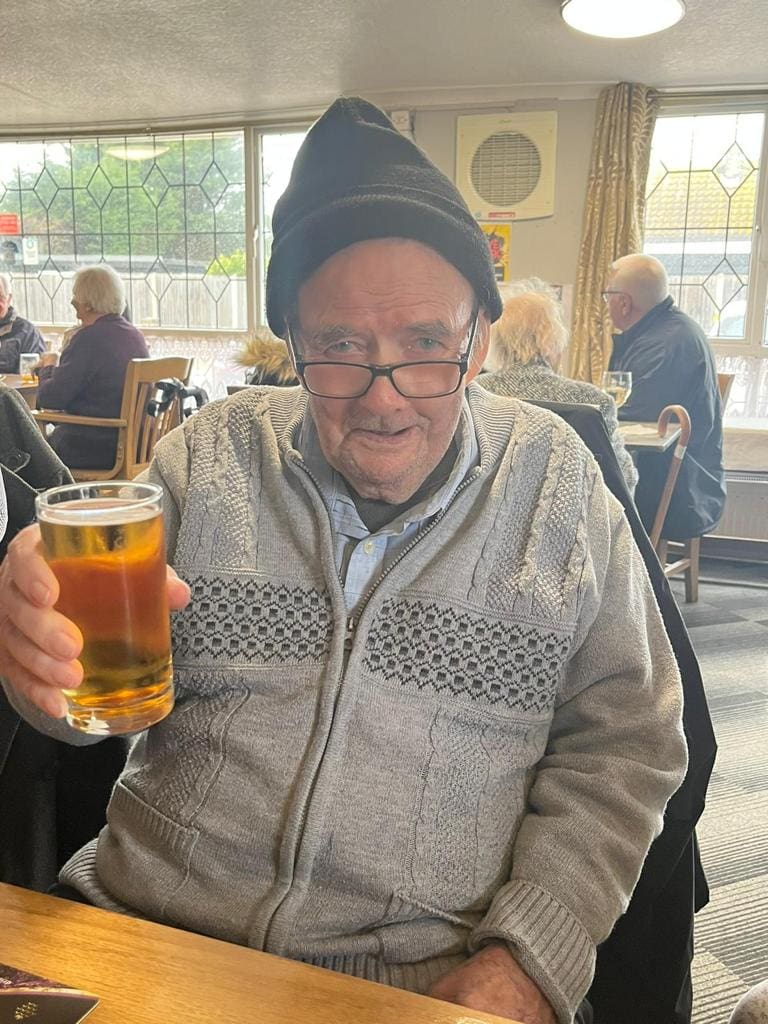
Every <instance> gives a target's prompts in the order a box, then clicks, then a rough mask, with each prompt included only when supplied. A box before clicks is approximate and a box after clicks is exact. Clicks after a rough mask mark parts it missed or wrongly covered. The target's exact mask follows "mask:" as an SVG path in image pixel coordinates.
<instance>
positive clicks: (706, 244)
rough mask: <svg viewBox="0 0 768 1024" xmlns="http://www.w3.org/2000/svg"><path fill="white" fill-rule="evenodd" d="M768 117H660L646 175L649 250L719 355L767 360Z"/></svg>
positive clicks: (751, 113)
mask: <svg viewBox="0 0 768 1024" xmlns="http://www.w3.org/2000/svg"><path fill="white" fill-rule="evenodd" d="M764 129H765V112H764V111H747V112H722V113H702V114H693V115H685V116H677V115H672V116H661V117H659V118H658V120H657V122H656V128H655V131H654V136H653V146H652V150H651V163H650V168H649V173H648V189H647V202H646V214H645V244H644V250H645V252H647V253H650V254H652V255H654V256H656V257H658V259H660V260H661V261H662V262H663V263H664V264H665V266H666V269H667V273H668V274H669V281H670V291H671V293H672V295H673V296H674V298H675V300H676V301H677V302H678V304H679V305H680V306H681V307H682V308H683V309H684V310H685V311H686V312H687V313H689V314H690V315H691V316H692V317H693V318H694V320H696V321H697V322H698V323H700V324H701V326H702V327H703V328H704V330H705V331H706V332H707V334H708V335H709V336H710V337H711V338H713V339H714V340H715V341H716V342H717V343H718V345H717V348H718V350H719V351H721V352H725V351H730V352H733V353H735V352H738V353H739V354H741V355H747V354H750V355H768V320H767V318H766V276H765V274H764V273H762V272H761V269H760V264H759V262H758V259H757V256H758V245H757V243H758V241H759V238H758V233H757V232H756V230H755V228H756V225H758V224H759V225H762V226H764V227H768V223H767V222H766V211H765V209H764V206H765V202H764V201H763V203H762V208H761V205H760V204H759V201H758V196H759V189H758V184H759V171H760V166H761V160H762V156H763V149H764V145H765V141H764V135H765V130H764Z"/></svg>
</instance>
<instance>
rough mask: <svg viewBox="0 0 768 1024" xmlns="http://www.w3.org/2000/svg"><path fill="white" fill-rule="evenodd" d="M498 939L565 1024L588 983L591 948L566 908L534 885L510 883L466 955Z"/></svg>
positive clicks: (499, 894)
mask: <svg viewBox="0 0 768 1024" xmlns="http://www.w3.org/2000/svg"><path fill="white" fill-rule="evenodd" d="M499 939H500V940H502V941H504V942H506V943H507V944H508V945H509V947H510V950H511V952H512V954H513V956H514V957H515V959H516V960H517V962H518V963H519V964H520V966H521V967H522V968H523V970H524V971H525V973H526V974H527V975H529V977H530V978H531V979H532V980H533V981H534V982H535V983H536V984H537V985H538V987H539V988H540V989H541V991H542V992H543V993H544V995H545V996H546V997H547V999H548V1000H549V1002H550V1003H551V1005H552V1008H553V1010H554V1011H555V1013H556V1014H557V1019H558V1021H559V1022H560V1024H571V1021H572V1020H573V1014H574V1012H575V1011H576V1008H577V1007H578V1005H579V1003H580V1002H581V1000H582V999H583V998H584V996H585V994H586V991H587V989H588V988H589V985H590V982H591V981H592V976H593V974H594V970H595V944H594V943H593V942H592V940H591V939H590V937H589V935H588V934H587V932H586V931H585V929H584V927H583V926H582V925H581V924H580V923H579V922H578V921H577V920H576V918H575V917H574V916H573V914H572V913H571V912H570V910H568V909H567V908H566V907H564V906H563V904H562V903H560V902H558V900H556V899H555V898H554V896H551V895H550V894H549V893H548V892H546V891H545V890H544V889H541V888H539V886H537V885H533V884H531V883H530V882H524V881H522V880H520V879H515V880H513V881H511V882H509V883H508V884H507V885H505V886H504V887H503V888H501V889H500V890H499V891H498V892H497V893H496V896H495V897H494V899H493V903H492V904H491V906H490V908H489V910H488V913H487V914H486V915H485V917H484V918H483V920H482V921H481V922H480V924H479V925H478V927H477V928H476V929H475V931H474V932H473V933H472V935H471V936H470V940H469V949H470V952H473V953H474V952H476V951H477V950H478V949H479V948H480V947H481V946H482V945H483V944H484V943H486V942H489V941H492V940H499Z"/></svg>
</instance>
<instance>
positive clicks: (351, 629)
mask: <svg viewBox="0 0 768 1024" xmlns="http://www.w3.org/2000/svg"><path fill="white" fill-rule="evenodd" d="M355 625H356V623H355V620H354V619H353V618H352V617H351V616H350V618H348V619H347V626H346V630H345V633H344V650H345V651H351V650H352V644H353V642H354V639H355Z"/></svg>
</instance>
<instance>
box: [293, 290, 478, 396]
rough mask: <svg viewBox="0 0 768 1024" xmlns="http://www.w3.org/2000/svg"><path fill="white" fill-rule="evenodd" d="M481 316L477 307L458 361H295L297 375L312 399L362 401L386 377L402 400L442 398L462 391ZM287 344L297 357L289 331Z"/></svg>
mask: <svg viewBox="0 0 768 1024" xmlns="http://www.w3.org/2000/svg"><path fill="white" fill-rule="evenodd" d="M479 312H480V310H479V307H478V308H476V309H475V310H474V312H473V314H472V323H471V326H470V330H469V338H468V341H467V349H466V351H465V352H463V353H462V354H461V355H460V356H459V358H458V359H424V360H420V361H418V362H407V363H391V364H389V365H387V366H380V365H378V364H377V363H344V362H340V361H336V360H327V361H326V360H322V361H321V360H318V361H312V360H306V359H296V360H295V363H296V373H297V374H298V376H299V380H300V381H301V383H302V384H303V385H304V387H305V388H306V389H307V391H308V392H309V393H310V395H315V396H317V397H318V398H362V397H363V395H365V394H366V393H367V392H368V391H369V390H370V389H371V387H372V385H373V382H374V380H375V379H376V378H377V377H386V378H387V379H388V380H389V382H390V383H391V385H392V387H393V388H394V389H395V391H397V392H398V394H400V395H402V396H403V398H443V397H445V396H446V395H452V394H454V393H455V392H456V391H458V390H459V387H460V386H461V382H462V380H463V379H464V376H465V374H466V372H467V368H468V366H469V358H470V355H471V353H472V344H473V342H474V340H475V331H476V329H477V318H478V314H479ZM288 341H289V343H290V345H291V348H292V349H293V352H294V355H295V353H296V346H295V344H294V341H293V337H292V335H291V329H290V327H288Z"/></svg>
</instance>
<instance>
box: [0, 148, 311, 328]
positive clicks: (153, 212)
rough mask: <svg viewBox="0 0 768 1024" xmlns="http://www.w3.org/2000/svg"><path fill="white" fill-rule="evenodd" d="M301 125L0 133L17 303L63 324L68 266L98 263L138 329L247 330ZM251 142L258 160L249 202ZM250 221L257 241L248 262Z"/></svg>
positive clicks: (69, 314)
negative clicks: (122, 291) (46, 135)
mask: <svg viewBox="0 0 768 1024" xmlns="http://www.w3.org/2000/svg"><path fill="white" fill-rule="evenodd" d="M304 135H305V132H304V131H291V132H269V133H267V132H265V133H258V132H247V131H245V130H243V129H236V130H232V129H228V130H216V131H194V132H172V133H163V134H148V135H141V136H126V135H122V136H114V135H107V136H98V137H92V138H56V139H54V138H51V139H43V140H38V141H26V140H23V141H22V140H19V141H16V142H0V268H1V269H3V270H5V271H7V272H9V273H10V274H11V276H12V279H13V293H14V304H15V306H16V307H17V309H18V310H19V312H20V313H21V314H22V315H23V316H26V317H28V318H29V319H30V320H32V321H34V322H36V323H38V324H52V325H62V326H63V325H65V324H71V323H72V322H73V321H74V319H75V317H74V313H73V310H72V308H71V306H70V298H71V284H70V281H71V278H72V275H73V274H74V272H75V270H77V269H78V268H79V267H83V266H87V265H89V264H93V263H99V262H103V261H105V262H108V263H110V264H111V265H112V266H113V267H114V268H115V270H117V272H118V273H119V274H120V275H121V277H122V278H123V280H124V281H125V284H126V291H127V293H128V304H129V307H130V312H131V317H132V319H133V320H134V322H135V323H136V324H138V325H139V326H141V327H142V328H145V329H149V330H152V329H154V330H155V332H158V333H164V332H165V331H166V330H168V331H170V332H173V331H174V330H175V329H186V330H213V331H217V330H219V331H225V330H226V331H229V332H232V331H238V330H242V331H244V330H246V329H247V328H249V327H250V328H253V327H254V326H256V322H257V321H258V320H262V319H263V315H260V313H259V310H263V287H264V284H263V277H264V274H265V271H266V265H267V259H268V253H269V246H270V244H271V217H272V210H273V209H274V205H275V202H276V200H277V197H278V196H279V194H280V193H281V192H282V190H283V189H284V188H285V185H286V184H287V182H288V177H289V175H290V171H291V167H292V166H293V160H294V157H295V155H296V151H297V149H298V147H299V145H300V144H301V141H302V139H303V138H304ZM251 145H253V146H254V147H255V148H256V150H257V151H258V153H259V157H260V176H258V175H257V181H258V182H259V184H260V186H261V187H260V189H259V190H258V191H259V193H260V194H259V200H258V201H257V202H253V203H251V202H250V201H249V199H250V197H249V196H248V194H247V188H246V186H247V181H248V179H247V177H246V168H247V166H249V163H250V160H249V153H248V149H249V147H250V146H251ZM252 191H256V189H252ZM249 225H250V230H253V229H256V230H255V231H254V234H255V236H256V237H257V239H258V247H257V251H256V252H255V253H254V257H255V259H253V260H250V261H249V255H250V254H249V249H248V246H247V243H246V238H247V237H248V233H249V227H248V226H249ZM257 267H258V268H259V271H260V272H261V273H260V276H261V278H262V280H261V282H257V281H256V280H255V273H256V271H255V268H257ZM250 293H252V294H253V295H254V296H255V295H257V293H258V294H259V295H260V296H261V299H262V301H261V303H260V304H257V303H255V302H254V303H250V302H249V294H250ZM249 321H250V322H249Z"/></svg>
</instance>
